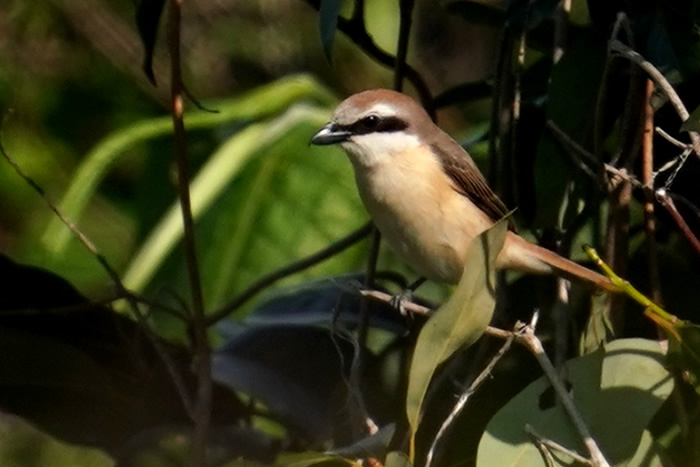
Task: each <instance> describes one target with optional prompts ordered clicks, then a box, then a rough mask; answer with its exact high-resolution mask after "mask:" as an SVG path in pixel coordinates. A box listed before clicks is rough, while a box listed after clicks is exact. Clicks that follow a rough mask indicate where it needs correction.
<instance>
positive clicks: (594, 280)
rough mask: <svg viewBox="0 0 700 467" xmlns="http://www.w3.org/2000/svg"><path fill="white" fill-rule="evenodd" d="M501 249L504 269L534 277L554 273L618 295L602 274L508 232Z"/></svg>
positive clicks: (616, 287)
mask: <svg viewBox="0 0 700 467" xmlns="http://www.w3.org/2000/svg"><path fill="white" fill-rule="evenodd" d="M503 250H504V251H502V252H501V255H499V258H498V261H499V262H501V263H502V264H503V266H504V267H510V268H513V269H518V270H522V271H525V272H529V273H534V274H547V273H555V274H558V275H560V276H562V277H565V278H566V279H573V280H575V281H579V282H580V281H583V282H587V283H589V284H591V285H593V286H595V287H598V288H601V289H603V290H607V291H608V292H620V288H619V287H618V286H616V285H615V284H613V283H612V281H611V280H610V279H608V278H607V277H605V276H604V275H602V274H599V273H597V272H595V271H592V270H590V269H588V268H586V267H584V266H581V265H580V264H576V263H574V262H573V261H570V260H568V259H566V258H564V257H562V256H560V255H558V254H556V253H554V252H553V251H550V250H548V249H546V248H542V247H541V246H538V245H535V244H534V243H530V242H528V241H527V240H525V239H524V238H522V237H521V236H520V235H518V234H516V233H513V232H508V234H507V236H506V244H505V245H504V248H503ZM504 254H505V256H504V257H503V258H501V256H503V255H504Z"/></svg>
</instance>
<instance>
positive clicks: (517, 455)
mask: <svg viewBox="0 0 700 467" xmlns="http://www.w3.org/2000/svg"><path fill="white" fill-rule="evenodd" d="M563 374H565V375H566V376H567V383H569V384H570V387H571V390H570V393H571V395H572V397H573V399H574V404H575V405H576V407H577V409H578V410H579V412H580V414H581V416H582V418H583V420H584V422H585V423H586V426H587V427H588V428H589V430H590V431H591V434H592V436H593V439H595V440H596V442H597V443H598V445H599V446H600V448H601V450H602V451H603V454H604V455H605V456H606V458H607V459H608V461H610V462H611V464H613V465H630V466H632V465H640V464H638V463H637V464H635V463H632V459H633V458H634V459H640V458H642V457H643V458H645V459H647V461H649V460H650V459H653V458H654V456H655V452H654V451H653V450H652V446H651V445H650V444H649V443H647V442H646V441H645V439H646V438H645V437H648V434H645V430H646V428H647V426H648V425H649V422H650V421H651V419H652V417H653V416H654V414H655V413H656V411H657V410H658V409H659V408H660V407H661V405H662V404H663V402H664V401H665V400H666V398H667V397H668V396H669V394H670V393H671V391H672V389H673V378H672V377H671V375H670V374H669V372H668V371H667V370H666V369H665V368H664V365H663V352H662V350H661V347H660V346H659V344H658V342H655V341H650V340H645V339H622V340H617V341H613V342H610V343H608V344H606V345H605V346H603V347H601V348H600V349H599V350H598V351H596V352H594V353H592V354H588V355H585V356H583V357H580V358H577V359H574V360H571V361H569V362H567V365H566V371H564V372H563ZM549 391H551V387H550V384H549V381H548V380H547V379H546V378H545V377H542V378H540V379H538V380H537V381H535V382H534V383H532V384H531V385H529V386H528V387H527V388H525V390H523V391H522V392H521V393H520V394H518V395H517V396H516V397H515V398H513V399H512V400H511V401H510V402H508V404H506V405H505V406H504V407H503V408H502V409H501V410H500V411H499V412H498V413H497V414H496V415H495V416H494V418H493V419H492V420H491V422H490V423H489V425H488V427H487V429H486V432H485V434H484V436H483V438H482V439H481V443H480V444H479V451H478V457H477V466H491V465H510V466H516V465H517V466H531V465H542V457H541V454H540V452H539V450H538V449H537V448H536V447H535V446H534V444H533V443H532V442H531V440H530V439H529V438H528V435H527V434H526V432H525V425H526V424H528V425H530V426H532V427H533V428H534V430H535V431H536V432H537V433H538V434H539V435H540V436H542V437H544V438H545V439H548V440H552V441H555V442H557V443H559V444H561V445H563V446H564V447H566V448H568V449H571V450H574V451H576V452H577V453H579V454H581V455H583V456H586V455H587V450H586V448H585V447H584V445H583V443H582V442H581V440H580V438H579V436H578V435H577V433H576V431H575V429H574V428H573V425H572V423H571V421H570V419H569V417H568V416H567V414H566V413H565V412H564V410H562V408H561V406H560V405H556V406H552V405H551V404H547V405H546V406H544V405H543V404H542V402H543V399H542V396H543V395H544V394H546V393H549ZM640 449H647V451H646V452H644V453H640V452H639V450H640ZM555 457H557V458H560V459H565V460H562V461H561V462H562V464H561V465H571V463H572V462H571V459H569V458H568V457H567V456H565V455H563V454H560V453H559V454H557V455H556V456H555ZM557 465H560V464H557ZM644 465H654V464H653V463H652V464H646V463H645V464H644Z"/></svg>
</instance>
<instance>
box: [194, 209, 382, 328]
mask: <svg viewBox="0 0 700 467" xmlns="http://www.w3.org/2000/svg"><path fill="white" fill-rule="evenodd" d="M370 232H372V223H371V222H368V223H367V224H365V225H363V226H362V227H360V228H359V229H357V230H355V231H354V232H351V233H350V234H349V235H347V236H345V237H343V238H341V239H340V240H338V241H336V242H334V243H332V244H331V245H329V246H328V247H326V248H324V249H323V250H320V251H318V252H316V253H314V254H312V255H310V256H307V257H306V258H302V259H301V260H299V261H297V262H295V263H292V264H289V265H287V266H284V267H283V268H281V269H278V270H277V271H273V272H272V273H270V274H268V275H267V276H263V277H262V278H260V279H258V281H257V282H254V283H253V284H252V285H251V286H250V287H248V288H247V289H246V290H244V291H243V292H242V293H241V294H240V295H238V297H236V298H234V299H233V300H231V301H230V302H229V303H227V304H226V305H224V306H223V307H221V308H220V309H218V310H216V311H214V312H213V313H211V314H209V315H208V316H207V324H208V325H212V324H214V323H216V322H217V321H221V320H222V319H224V318H226V317H227V316H228V315H229V314H231V313H232V312H233V311H235V310H236V309H237V308H239V307H240V306H242V305H243V304H244V303H246V302H247V301H248V300H250V299H251V298H253V297H254V296H255V295H257V294H258V293H259V292H260V291H261V290H263V289H265V288H266V287H269V286H270V285H272V284H274V283H275V282H277V281H279V280H281V279H284V278H285V277H288V276H291V275H292V274H296V273H297V272H300V271H303V270H304V269H308V268H310V267H311V266H314V265H316V264H318V263H320V262H322V261H325V260H327V259H328V258H330V257H332V256H334V255H336V254H338V253H340V252H341V251H345V250H346V249H347V248H349V247H351V246H353V245H354V244H356V243H357V242H359V241H360V240H362V239H363V238H365V237H367V236H368V235H369V234H370Z"/></svg>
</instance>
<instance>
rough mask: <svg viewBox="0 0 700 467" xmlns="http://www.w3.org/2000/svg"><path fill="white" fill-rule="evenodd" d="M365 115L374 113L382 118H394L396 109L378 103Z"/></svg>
mask: <svg viewBox="0 0 700 467" xmlns="http://www.w3.org/2000/svg"><path fill="white" fill-rule="evenodd" d="M367 113H368V114H370V113H376V114H378V115H380V116H382V117H395V116H396V109H395V108H394V107H393V106H391V105H388V104H383V103H381V102H379V103H377V104H374V105H373V106H372V107H371V108H370V109H369V112H367Z"/></svg>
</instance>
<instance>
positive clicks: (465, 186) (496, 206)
mask: <svg viewBox="0 0 700 467" xmlns="http://www.w3.org/2000/svg"><path fill="white" fill-rule="evenodd" d="M451 142H453V143H454V144H455V145H457V146H458V148H455V149H459V151H455V152H456V153H457V154H458V155H459V156H464V157H456V156H453V155H450V154H448V153H447V152H445V151H443V150H442V149H440V148H439V147H438V146H437V145H435V144H433V145H431V149H432V150H433V152H434V153H435V154H436V155H437V156H438V158H439V159H440V162H441V163H442V166H443V168H444V169H445V172H446V173H447V174H448V175H449V176H450V178H451V179H452V180H453V181H454V183H455V189H456V190H457V191H458V192H459V193H461V194H462V195H464V196H466V197H467V198H469V200H470V201H471V202H472V203H474V204H475V205H476V206H477V207H478V208H479V209H481V210H482V211H484V212H485V213H486V214H487V215H488V216H489V217H490V218H491V219H492V220H493V221H494V222H496V221H499V220H501V219H503V218H504V217H506V216H507V215H509V214H510V211H509V210H508V208H506V206H505V204H503V201H501V200H500V199H499V198H498V196H496V193H494V192H493V190H492V189H491V187H489V186H488V184H487V183H486V180H485V179H484V177H483V175H481V172H479V169H478V168H477V167H476V165H475V164H474V162H473V161H472V160H471V159H469V155H467V154H465V153H464V150H463V149H461V146H459V144H458V143H457V142H454V141H451ZM508 223H509V225H510V228H511V229H513V227H514V226H513V223H512V220H509V221H508Z"/></svg>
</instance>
